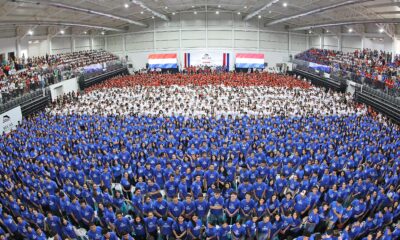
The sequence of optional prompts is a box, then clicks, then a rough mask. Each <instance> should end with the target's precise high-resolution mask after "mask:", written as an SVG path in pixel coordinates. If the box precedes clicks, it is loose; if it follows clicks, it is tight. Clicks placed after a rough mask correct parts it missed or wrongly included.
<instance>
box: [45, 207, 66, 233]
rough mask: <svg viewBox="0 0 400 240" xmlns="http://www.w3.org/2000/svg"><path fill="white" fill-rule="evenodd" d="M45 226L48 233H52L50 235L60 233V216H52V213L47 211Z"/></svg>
mask: <svg viewBox="0 0 400 240" xmlns="http://www.w3.org/2000/svg"><path fill="white" fill-rule="evenodd" d="M45 222H46V226H47V229H48V230H49V231H50V233H52V234H51V235H54V234H58V235H60V236H61V235H62V231H61V229H62V226H61V221H60V218H59V217H57V216H53V214H51V212H48V213H47V218H46V221H45Z"/></svg>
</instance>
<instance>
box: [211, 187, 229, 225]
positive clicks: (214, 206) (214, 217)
mask: <svg viewBox="0 0 400 240" xmlns="http://www.w3.org/2000/svg"><path fill="white" fill-rule="evenodd" d="M224 202H225V201H224V199H223V198H222V197H221V191H220V190H219V189H216V190H215V191H214V197H211V198H210V201H209V208H210V217H209V220H208V221H210V222H213V224H218V225H220V224H222V220H223V208H224Z"/></svg>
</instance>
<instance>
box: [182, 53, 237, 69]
mask: <svg viewBox="0 0 400 240" xmlns="http://www.w3.org/2000/svg"><path fill="white" fill-rule="evenodd" d="M225 61H226V59H225ZM228 62H229V61H228ZM184 63H185V64H184V65H185V67H190V66H194V67H199V66H207V67H222V66H224V53H223V52H191V53H185V55H184Z"/></svg>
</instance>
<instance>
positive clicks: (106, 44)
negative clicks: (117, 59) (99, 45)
mask: <svg viewBox="0 0 400 240" xmlns="http://www.w3.org/2000/svg"><path fill="white" fill-rule="evenodd" d="M103 36H104V35H103ZM104 50H106V51H108V42H107V37H104Z"/></svg>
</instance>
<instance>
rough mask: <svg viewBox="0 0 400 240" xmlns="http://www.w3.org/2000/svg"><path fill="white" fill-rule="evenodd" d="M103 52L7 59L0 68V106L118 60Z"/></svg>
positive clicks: (93, 51)
mask: <svg viewBox="0 0 400 240" xmlns="http://www.w3.org/2000/svg"><path fill="white" fill-rule="evenodd" d="M117 59H118V57H117V56H115V55H113V54H111V53H108V52H106V51H104V50H91V51H80V52H73V53H64V54H56V55H46V56H43V57H33V58H28V59H26V60H25V58H21V59H15V60H14V59H10V60H9V61H8V62H7V61H6V62H3V63H2V64H1V66H0V91H1V99H0V103H2V102H3V103H4V102H6V101H8V100H10V99H12V98H14V97H16V96H20V95H22V94H23V93H26V92H30V91H32V90H35V89H39V88H44V87H45V86H48V85H51V84H54V83H57V82H60V81H62V80H64V79H69V78H71V77H74V76H77V75H79V73H81V72H82V71H85V70H87V71H90V68H91V67H90V66H92V68H95V67H96V65H102V64H103V63H106V62H110V61H114V60H117Z"/></svg>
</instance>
